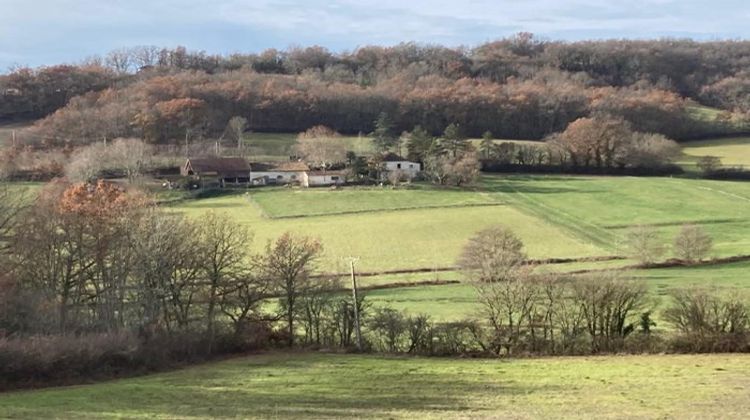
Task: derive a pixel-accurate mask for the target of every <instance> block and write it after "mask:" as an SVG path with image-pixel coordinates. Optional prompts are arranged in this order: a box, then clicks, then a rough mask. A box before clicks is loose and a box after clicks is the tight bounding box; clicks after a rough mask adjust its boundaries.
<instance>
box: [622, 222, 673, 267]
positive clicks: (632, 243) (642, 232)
mask: <svg viewBox="0 0 750 420" xmlns="http://www.w3.org/2000/svg"><path fill="white" fill-rule="evenodd" d="M625 246H626V248H627V252H628V254H629V255H630V256H632V257H633V258H636V259H637V260H638V261H639V262H640V263H641V264H651V263H653V262H655V261H657V260H658V259H659V258H661V257H662V256H663V255H664V251H665V248H664V244H663V242H662V239H661V237H660V236H659V232H658V231H657V230H656V229H654V228H652V227H650V226H643V225H641V226H636V227H634V228H632V229H630V230H629V231H628V233H627V235H626V237H625Z"/></svg>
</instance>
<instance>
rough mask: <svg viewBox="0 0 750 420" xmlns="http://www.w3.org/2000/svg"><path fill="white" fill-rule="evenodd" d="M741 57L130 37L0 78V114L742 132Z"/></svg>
mask: <svg viewBox="0 0 750 420" xmlns="http://www.w3.org/2000/svg"><path fill="white" fill-rule="evenodd" d="M748 63H750V42H747V41H716V42H695V41H690V40H670V39H665V40H653V41H625V40H610V41H586V42H574V43H568V42H558V41H545V40H540V39H538V38H536V37H534V36H533V35H531V34H525V33H522V34H518V35H516V36H514V37H511V38H506V39H502V40H499V41H495V42H490V43H486V44H484V45H480V46H477V47H474V48H447V47H442V46H437V45H417V44H411V43H409V44H400V45H397V46H393V47H379V46H366V47H362V48H358V49H356V50H354V51H351V52H341V53H334V52H331V51H328V50H326V49H325V48H321V47H309V48H299V47H295V48H289V49H287V50H286V51H278V50H266V51H264V52H262V53H259V54H233V55H229V56H218V55H209V54H206V53H204V52H191V51H188V50H186V49H185V48H183V47H178V48H174V49H160V48H157V47H134V48H128V49H121V50H116V51H112V52H110V53H109V54H107V55H106V56H105V57H92V58H89V59H87V60H85V61H84V62H82V63H80V64H77V65H58V66H50V67H42V68H37V69H30V68H18V69H15V70H13V71H11V72H10V73H8V74H5V75H2V76H0V94H2V97H1V99H0V121H3V120H23V119H26V120H28V119H38V118H43V119H42V120H40V121H39V122H38V123H37V124H36V126H35V127H34V128H33V129H32V130H30V131H29V132H28V133H26V135H27V136H28V138H29V139H30V141H36V142H40V143H44V144H49V145H54V146H59V145H66V144H85V143H90V142H93V141H97V140H100V139H102V138H116V137H141V138H144V139H146V140H147V141H149V142H153V143H164V142H170V141H174V140H177V139H180V138H185V137H186V136H198V137H201V136H218V135H220V134H221V133H222V132H223V131H224V129H225V127H226V125H227V121H228V120H229V119H230V118H231V117H233V116H242V117H245V118H247V119H248V122H249V124H248V129H249V130H255V131H285V132H299V131H304V130H306V129H308V128H310V127H312V126H315V125H320V124H322V125H326V126H329V127H331V128H333V129H335V130H337V131H339V132H343V133H357V132H365V133H369V132H371V131H372V130H373V122H374V121H375V120H376V119H377V117H378V115H379V114H380V113H381V112H385V113H387V114H388V115H389V116H390V117H391V119H392V120H393V121H394V123H395V126H396V128H397V129H398V130H411V129H412V128H413V127H414V126H416V125H420V126H422V127H424V128H425V129H427V130H428V131H430V132H432V134H438V133H440V132H441V131H442V130H443V129H444V128H445V127H446V126H447V125H448V124H451V123H456V124H459V125H460V126H461V127H462V129H463V130H464V132H465V133H466V134H467V135H470V136H476V137H478V136H480V135H481V134H482V133H484V132H486V131H491V132H492V133H494V134H495V135H496V136H497V137H504V138H518V139H542V138H544V137H546V136H548V135H550V134H552V133H555V132H560V131H562V130H564V129H565V128H566V127H567V126H568V124H569V123H570V122H572V121H575V120H577V119H579V118H582V117H594V116H597V115H602V114H603V115H608V116H614V117H619V118H623V119H625V120H627V121H628V122H629V123H630V124H632V126H633V128H634V129H636V130H638V131H641V132H649V133H659V134H663V135H665V136H667V137H670V138H674V139H677V140H683V139H690V138H696V137H703V136H708V135H720V134H727V133H730V132H733V131H739V130H743V128H742V127H740V126H741V125H744V124H739V122H743V121H745V116H746V114H747V113H748V112H750V73H749V72H747V71H746V70H745V68H746V67H747V65H748ZM701 105H704V106H709V107H713V108H716V109H718V110H719V111H718V112H713V111H712V112H706V111H705V108H702V107H701ZM706 114H707V115H706Z"/></svg>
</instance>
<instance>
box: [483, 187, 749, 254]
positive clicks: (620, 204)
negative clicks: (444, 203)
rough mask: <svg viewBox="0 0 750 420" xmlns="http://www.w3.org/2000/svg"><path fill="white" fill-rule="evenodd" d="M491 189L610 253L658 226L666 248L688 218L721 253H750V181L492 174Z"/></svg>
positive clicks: (514, 204)
mask: <svg viewBox="0 0 750 420" xmlns="http://www.w3.org/2000/svg"><path fill="white" fill-rule="evenodd" d="M482 184H483V186H484V190H485V191H486V192H494V193H497V194H500V196H501V197H502V199H503V200H504V201H505V202H507V203H509V204H510V205H511V206H513V207H515V208H517V209H519V210H521V211H524V212H525V213H526V214H530V215H534V216H536V217H538V218H540V219H542V220H544V221H546V222H548V223H550V224H552V225H555V226H558V227H560V228H562V229H565V230H566V231H567V232H569V233H570V234H571V235H572V236H573V237H576V238H580V239H581V240H584V241H589V242H590V243H594V244H597V245H599V246H601V247H602V248H605V249H609V250H610V252H618V251H621V248H622V242H623V239H624V236H625V234H626V233H627V229H628V228H630V227H632V226H636V225H639V224H644V225H651V226H653V227H654V228H656V229H657V230H659V231H660V232H661V233H662V236H663V240H664V243H665V245H669V244H671V243H672V241H673V237H674V235H675V234H676V233H677V231H678V230H679V229H680V227H681V226H682V225H683V224H685V223H694V224H698V225H701V226H703V227H704V228H705V229H706V230H707V231H708V232H709V233H710V234H711V235H712V236H713V238H714V244H715V250H714V253H713V255H715V256H729V255H737V254H747V253H750V183H747V182H731V181H710V180H697V179H685V178H668V177H659V178H656V177H654V178H647V177H584V176H542V175H515V176H503V175H498V176H485V177H484V178H483V180H482Z"/></svg>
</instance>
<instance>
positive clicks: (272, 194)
mask: <svg viewBox="0 0 750 420" xmlns="http://www.w3.org/2000/svg"><path fill="white" fill-rule="evenodd" d="M284 190H285V189H283V188H268V189H258V190H256V191H253V192H252V193H251V194H250V199H251V200H252V201H253V202H255V203H257V204H258V205H259V206H260V207H261V208H262V209H263V212H264V214H265V215H266V216H268V217H270V218H284V217H309V216H323V215H334V214H348V213H366V212H378V211H392V210H410V209H427V208H441V207H442V208H445V207H471V206H493V205H502V204H503V202H502V200H501V198H500V197H499V196H497V195H495V194H487V193H477V192H476V191H471V190H464V189H448V188H446V189H436V188H433V187H431V186H429V185H423V184H415V185H413V186H411V187H409V188H400V189H393V188H391V187H358V188H344V189H337V190H329V189H326V188H318V189H315V188H313V189H299V188H298V189H294V190H292V191H291V192H290V191H284Z"/></svg>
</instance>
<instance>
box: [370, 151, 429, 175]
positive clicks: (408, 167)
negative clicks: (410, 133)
mask: <svg viewBox="0 0 750 420" xmlns="http://www.w3.org/2000/svg"><path fill="white" fill-rule="evenodd" d="M380 160H381V161H382V162H383V170H384V171H385V172H393V171H401V172H403V173H404V174H406V175H408V176H409V177H412V178H413V177H414V176H416V175H417V174H418V173H419V172H420V171H421V170H422V166H421V165H420V164H419V162H412V161H410V160H409V159H406V158H404V157H402V156H399V155H397V154H395V153H393V152H388V153H386V154H384V155H383V156H382V157H381V159H380Z"/></svg>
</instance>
